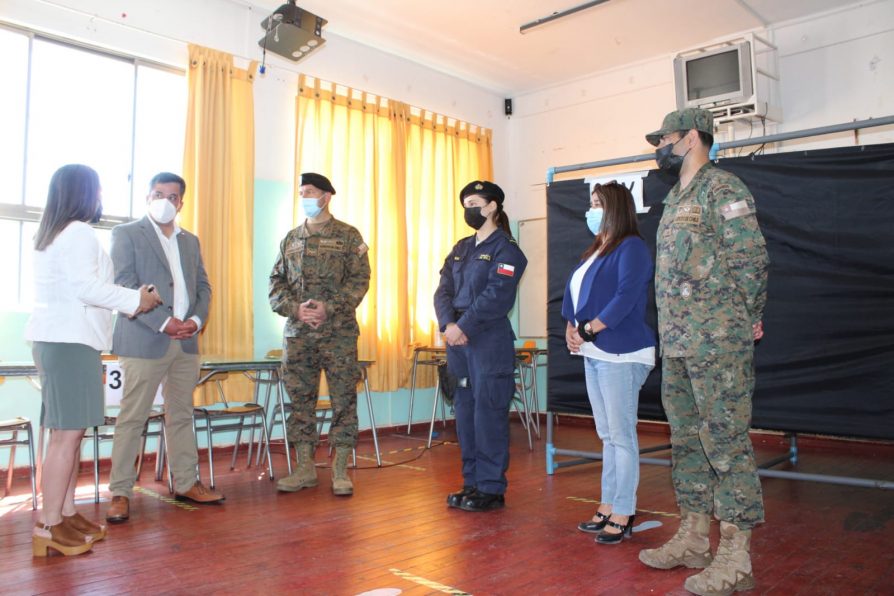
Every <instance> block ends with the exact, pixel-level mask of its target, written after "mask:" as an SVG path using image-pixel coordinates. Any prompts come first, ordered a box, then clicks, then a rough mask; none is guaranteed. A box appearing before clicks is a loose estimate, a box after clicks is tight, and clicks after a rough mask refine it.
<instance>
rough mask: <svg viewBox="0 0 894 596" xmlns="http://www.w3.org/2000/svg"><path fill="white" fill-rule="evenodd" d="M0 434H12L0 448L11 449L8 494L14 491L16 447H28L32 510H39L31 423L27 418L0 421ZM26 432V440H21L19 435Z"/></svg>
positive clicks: (2, 442) (0, 443) (7, 481)
mask: <svg viewBox="0 0 894 596" xmlns="http://www.w3.org/2000/svg"><path fill="white" fill-rule="evenodd" d="M0 432H4V433H5V432H8V433H11V436H10V437H9V438H6V439H0V447H9V469H8V470H7V472H6V494H9V491H10V490H12V476H13V469H14V467H15V457H16V447H18V446H19V445H23V446H24V445H27V446H28V463H29V469H30V473H31V509H37V480H36V478H37V469H36V466H35V460H34V431H33V428H32V427H31V421H30V420H29V419H27V418H23V417H21V416H20V417H17V418H13V419H12V420H3V421H0ZM20 432H24V433H25V435H26V436H25V438H24V439H20V438H19V433H20Z"/></svg>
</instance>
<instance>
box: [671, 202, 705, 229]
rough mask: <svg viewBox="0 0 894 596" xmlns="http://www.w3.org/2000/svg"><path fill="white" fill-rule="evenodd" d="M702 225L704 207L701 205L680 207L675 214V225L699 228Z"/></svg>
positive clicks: (688, 204) (690, 204) (689, 204)
mask: <svg viewBox="0 0 894 596" xmlns="http://www.w3.org/2000/svg"><path fill="white" fill-rule="evenodd" d="M701 223H702V207H701V205H693V204H692V203H687V204H685V205H680V206H679V207H678V208H677V212H676V214H674V224H675V225H687V226H697V225H699V224H701Z"/></svg>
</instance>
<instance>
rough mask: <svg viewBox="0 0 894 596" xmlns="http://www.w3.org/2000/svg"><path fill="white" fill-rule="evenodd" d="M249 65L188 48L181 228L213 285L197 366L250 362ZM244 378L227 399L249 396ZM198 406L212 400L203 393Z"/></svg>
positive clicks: (251, 185) (210, 393) (251, 205)
mask: <svg viewBox="0 0 894 596" xmlns="http://www.w3.org/2000/svg"><path fill="white" fill-rule="evenodd" d="M254 72H255V63H254V62H252V63H251V64H250V65H249V67H248V69H247V70H244V69H240V68H236V67H235V66H234V65H233V57H232V56H231V55H229V54H226V53H223V52H218V51H215V50H211V49H208V48H203V47H199V46H194V45H190V46H189V73H188V75H187V80H188V83H189V101H188V114H187V122H186V143H185V150H184V156H183V178H184V179H185V180H186V184H187V192H186V198H185V202H184V206H183V209H182V210H181V212H180V221H181V224H182V225H183V227H184V228H186V229H188V230H190V231H192V232H193V233H195V234H196V235H197V236H198V237H199V241H200V242H201V244H202V257H203V259H204V262H205V269H206V270H207V272H208V278H209V280H210V281H211V288H212V297H211V310H210V313H209V316H208V321H207V322H206V324H205V329H204V331H203V335H202V340H201V346H202V357H203V359H206V360H207V359H213V358H251V357H252V356H253V351H254V346H253V322H252V257H251V255H252V219H253V212H254V99H253V88H252V84H253V82H254V78H253V73H254ZM250 387H251V386H250V384H249V383H248V382H247V380H246V379H244V378H239V379H238V380H237V379H236V378H234V379H233V380H231V381H229V382H228V385H227V386H226V388H225V390H226V392H227V395H228V396H230V395H235V394H236V392H237V391H238V392H240V393H241V392H244V391H249V390H250ZM196 399H197V401H198V402H201V403H209V402H211V401H215V400H216V394H215V393H213V391H211V390H210V389H206V390H205V391H204V394H203V395H201V396H199V395H198V394H197V397H196Z"/></svg>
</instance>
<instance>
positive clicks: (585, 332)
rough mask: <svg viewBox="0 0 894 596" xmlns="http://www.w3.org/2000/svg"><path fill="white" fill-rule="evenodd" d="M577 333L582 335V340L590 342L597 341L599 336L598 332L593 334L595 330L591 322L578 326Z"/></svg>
mask: <svg viewBox="0 0 894 596" xmlns="http://www.w3.org/2000/svg"><path fill="white" fill-rule="evenodd" d="M577 332H578V333H580V336H581V339H583V340H584V341H589V342H592V341H596V336H597V335H599V333H598V332H596V333H594V332H593V329H592V328H591V327H590V322H589V321H587V322H584V323H580V324H579V325H578V326H577Z"/></svg>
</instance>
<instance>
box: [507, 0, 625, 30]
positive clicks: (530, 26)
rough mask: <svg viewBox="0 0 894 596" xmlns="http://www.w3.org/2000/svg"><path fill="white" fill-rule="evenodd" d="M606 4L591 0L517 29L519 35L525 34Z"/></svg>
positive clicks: (605, 0) (604, 0)
mask: <svg viewBox="0 0 894 596" xmlns="http://www.w3.org/2000/svg"><path fill="white" fill-rule="evenodd" d="M605 2H608V0H591V1H590V2H584V3H583V4H579V5H577V6H572V7H571V8H568V9H565V10H560V11H556V12H554V13H553V14H551V15H549V16H546V17H542V18H539V19H535V20H533V21H531V22H529V23H525V24H524V25H522V26H521V27H519V28H518V32H519V33H526V32H527V31H529V30H531V29H533V28H534V27H539V26H540V25H545V24H547V23H549V22H552V21H555V20H556V19H561V18H562V17H567V16H569V15H573V14H574V13H576V12H580V11H582V10H586V9H588V8H592V7H594V6H597V5H599V4H604V3H605Z"/></svg>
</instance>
